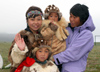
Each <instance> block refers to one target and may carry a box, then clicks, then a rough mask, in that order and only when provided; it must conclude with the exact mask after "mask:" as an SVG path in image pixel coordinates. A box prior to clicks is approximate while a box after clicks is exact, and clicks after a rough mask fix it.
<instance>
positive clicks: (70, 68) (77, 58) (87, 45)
mask: <svg viewBox="0 0 100 72" xmlns="http://www.w3.org/2000/svg"><path fill="white" fill-rule="evenodd" d="M94 29H95V26H94V24H93V21H92V18H91V16H90V15H89V17H88V19H87V21H86V22H85V23H84V24H83V25H82V26H79V27H75V28H74V31H72V29H71V28H70V27H67V30H68V31H69V34H70V35H69V36H68V38H67V39H66V46H67V48H66V50H65V51H63V52H61V53H59V54H56V55H54V56H53V57H54V60H55V63H56V64H57V65H60V64H62V72H83V71H85V69H86V65H87V57H88V53H89V52H90V51H91V50H92V48H93V46H94V41H93V35H92V31H94Z"/></svg>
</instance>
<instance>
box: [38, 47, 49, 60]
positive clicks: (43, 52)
mask: <svg viewBox="0 0 100 72" xmlns="http://www.w3.org/2000/svg"><path fill="white" fill-rule="evenodd" d="M48 56H49V50H48V49H47V48H41V49H39V50H38V51H37V52H36V58H37V60H39V61H41V62H44V61H45V60H47V58H48Z"/></svg>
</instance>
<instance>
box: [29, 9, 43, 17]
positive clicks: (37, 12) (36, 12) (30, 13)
mask: <svg viewBox="0 0 100 72" xmlns="http://www.w3.org/2000/svg"><path fill="white" fill-rule="evenodd" d="M32 14H34V15H35V14H39V15H41V16H43V15H42V13H41V12H40V11H37V10H35V11H30V12H29V13H28V14H27V17H29V16H30V15H32Z"/></svg>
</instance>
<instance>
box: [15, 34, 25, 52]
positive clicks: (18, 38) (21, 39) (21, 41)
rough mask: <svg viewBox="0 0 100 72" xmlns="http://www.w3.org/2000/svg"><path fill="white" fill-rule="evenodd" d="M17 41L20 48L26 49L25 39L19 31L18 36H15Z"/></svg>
mask: <svg viewBox="0 0 100 72" xmlns="http://www.w3.org/2000/svg"><path fill="white" fill-rule="evenodd" d="M15 42H16V44H17V46H18V48H19V49H20V50H21V51H23V50H24V49H25V42H24V39H23V38H21V36H20V34H19V33H17V34H16V36H15Z"/></svg>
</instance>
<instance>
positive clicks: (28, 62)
mask: <svg viewBox="0 0 100 72" xmlns="http://www.w3.org/2000/svg"><path fill="white" fill-rule="evenodd" d="M34 63H35V60H34V58H30V57H26V60H24V61H23V62H22V63H21V64H20V65H19V66H18V67H17V69H16V70H15V72H21V70H22V69H23V67H24V66H27V67H30V66H31V65H33V64H34Z"/></svg>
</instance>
